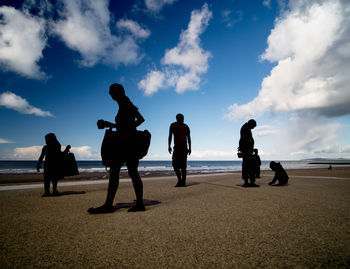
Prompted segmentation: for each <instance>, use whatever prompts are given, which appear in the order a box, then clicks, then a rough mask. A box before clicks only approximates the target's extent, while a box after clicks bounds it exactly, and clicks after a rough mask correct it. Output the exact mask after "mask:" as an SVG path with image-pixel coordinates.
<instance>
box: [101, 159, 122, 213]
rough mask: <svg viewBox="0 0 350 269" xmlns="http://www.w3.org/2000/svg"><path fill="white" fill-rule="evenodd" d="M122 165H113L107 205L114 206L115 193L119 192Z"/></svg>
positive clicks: (110, 172) (110, 173)
mask: <svg viewBox="0 0 350 269" xmlns="http://www.w3.org/2000/svg"><path fill="white" fill-rule="evenodd" d="M120 167H121V165H117V166H113V167H111V168H110V171H109V182H108V190H107V197H106V202H105V204H104V205H105V206H107V207H111V206H113V201H114V197H115V194H116V193H117V190H118V186H119V172H120Z"/></svg>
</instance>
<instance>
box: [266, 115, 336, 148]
mask: <svg viewBox="0 0 350 269" xmlns="http://www.w3.org/2000/svg"><path fill="white" fill-rule="evenodd" d="M340 128H341V125H340V124H339V123H325V119H324V118H319V117H318V116H315V115H311V114H303V115H299V116H294V117H292V118H291V119H290V120H288V121H287V122H285V123H283V125H282V126H280V133H279V134H278V137H276V139H274V140H273V141H272V143H273V144H274V145H275V147H278V149H279V150H280V151H283V153H285V154H288V153H293V152H300V151H304V152H310V153H311V152H314V151H315V149H317V148H318V147H319V146H320V145H323V144H325V143H328V142H329V141H331V140H333V139H335V138H337V133H338V131H339V130H340Z"/></svg>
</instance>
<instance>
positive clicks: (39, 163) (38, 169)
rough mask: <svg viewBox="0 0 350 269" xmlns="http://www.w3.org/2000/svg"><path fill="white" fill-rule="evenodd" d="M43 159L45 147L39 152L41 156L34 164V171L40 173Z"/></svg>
mask: <svg viewBox="0 0 350 269" xmlns="http://www.w3.org/2000/svg"><path fill="white" fill-rule="evenodd" d="M44 157H45V146H44V147H43V149H42V150H41V154H40V157H39V159H38V162H37V164H36V171H38V172H40V169H41V162H42V161H43V159H44Z"/></svg>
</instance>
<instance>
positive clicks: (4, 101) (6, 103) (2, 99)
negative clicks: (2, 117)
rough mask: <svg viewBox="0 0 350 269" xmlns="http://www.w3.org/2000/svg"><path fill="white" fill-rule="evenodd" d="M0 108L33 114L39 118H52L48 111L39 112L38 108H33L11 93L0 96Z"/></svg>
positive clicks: (24, 100)
mask: <svg viewBox="0 0 350 269" xmlns="http://www.w3.org/2000/svg"><path fill="white" fill-rule="evenodd" d="M0 106H3V107H6V108H8V109H13V110H16V111H18V112H20V113H22V114H34V115H36V116H40V117H53V115H52V114H51V113H50V112H49V111H44V110H41V109H40V108H36V107H33V106H32V105H31V104H29V103H28V102H27V100H26V99H23V98H22V97H21V96H18V95H16V94H14V93H12V92H4V93H2V94H1V95H0Z"/></svg>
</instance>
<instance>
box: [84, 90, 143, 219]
mask: <svg viewBox="0 0 350 269" xmlns="http://www.w3.org/2000/svg"><path fill="white" fill-rule="evenodd" d="M109 94H110V96H111V97H112V99H113V100H115V101H116V102H117V103H118V106H119V110H118V113H117V115H116V117H115V123H111V122H108V121H104V120H99V121H98V122H97V126H98V128H99V129H104V128H106V127H107V128H108V127H109V128H111V127H112V128H116V129H117V132H118V137H119V141H118V144H119V145H120V147H121V148H120V151H119V152H117V153H116V155H118V156H116V158H115V159H116V160H115V163H114V164H112V165H111V167H110V171H109V172H110V177H109V184H108V191H107V197H106V202H105V203H104V204H103V205H102V206H100V207H97V208H90V209H89V210H88V212H89V213H91V214H98V213H109V212H112V211H113V210H114V209H113V200H114V197H115V194H116V192H117V189H118V186H119V172H120V168H121V167H122V165H123V164H124V163H126V166H127V168H128V173H129V176H130V178H131V180H132V183H133V186H134V190H135V194H136V205H135V206H134V207H132V208H130V209H129V212H133V211H145V206H144V204H143V184H142V181H141V177H140V175H139V172H138V165H139V159H138V157H137V149H136V134H137V130H136V127H137V126H139V125H141V124H142V123H143V122H144V121H145V120H144V118H143V117H142V115H141V114H140V112H139V111H138V108H137V107H136V106H134V104H133V103H132V102H131V101H130V99H129V98H128V97H127V96H126V95H125V91H124V88H123V86H122V85H120V84H117V83H115V84H112V85H111V86H110V87H109Z"/></svg>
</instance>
